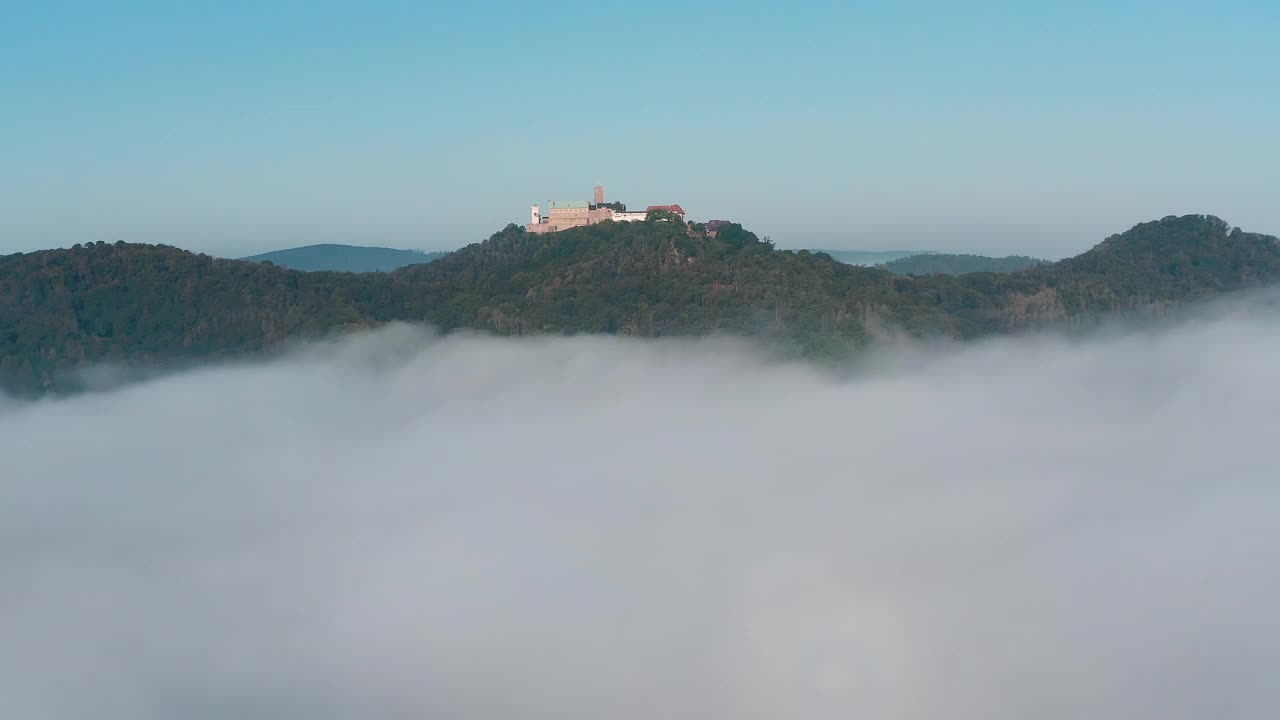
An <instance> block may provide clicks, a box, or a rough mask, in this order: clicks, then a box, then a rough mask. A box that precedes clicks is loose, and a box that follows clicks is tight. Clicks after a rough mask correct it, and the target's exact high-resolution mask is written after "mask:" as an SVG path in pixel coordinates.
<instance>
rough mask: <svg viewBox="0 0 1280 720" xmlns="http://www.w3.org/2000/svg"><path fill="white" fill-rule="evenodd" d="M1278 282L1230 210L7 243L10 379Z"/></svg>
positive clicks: (1131, 299)
mask: <svg viewBox="0 0 1280 720" xmlns="http://www.w3.org/2000/svg"><path fill="white" fill-rule="evenodd" d="M1277 278H1280V245H1278V244H1277V242H1276V240H1275V238H1271V237H1268V236H1263V235H1256V234H1251V233H1244V232H1242V231H1240V230H1238V229H1232V228H1230V227H1229V226H1228V225H1227V224H1226V223H1224V222H1222V221H1221V220H1218V219H1217V218H1212V217H1205V216H1187V217H1182V218H1165V219H1164V220H1161V221H1157V222H1152V223H1145V224H1143V225H1139V226H1137V227H1135V228H1134V229H1132V230H1130V231H1129V232H1127V233H1124V234H1123V235H1118V236H1115V237H1112V238H1109V239H1107V240H1106V241H1105V242H1103V243H1102V244H1100V245H1099V246H1097V247H1096V248H1094V249H1093V250H1091V251H1089V252H1087V253H1085V254H1083V255H1081V256H1078V257H1076V258H1072V259H1070V260H1064V261H1061V262H1058V263H1049V264H1045V265H1040V266H1037V267H1034V268H1031V269H1029V270H1026V271H1024V272H1018V273H1004V274H1002V273H976V274H969V275H960V276H949V275H924V276H903V275H896V274H894V273H892V272H890V271H888V270H885V269H881V268H872V267H856V266H851V265H845V264H842V263H839V262H836V261H834V260H832V259H831V258H830V257H829V256H828V255H826V254H823V253H811V252H808V251H800V252H788V251H779V250H775V249H774V248H773V247H772V245H771V244H769V243H768V242H765V241H761V240H760V239H759V238H757V237H756V236H755V235H754V234H753V233H751V232H750V231H748V230H746V229H744V228H742V227H741V226H740V225H724V226H721V227H720V228H719V231H718V234H717V236H716V237H715V238H709V237H706V235H705V233H700V232H698V231H697V229H696V228H692V229H691V228H686V227H685V226H684V225H683V224H682V223H679V222H672V221H666V222H643V223H601V224H598V225H591V226H587V227H582V228H575V229H572V230H566V231H562V232H558V233H551V234H546V235H532V234H529V233H526V232H524V231H523V229H521V228H519V227H517V226H514V225H512V226H508V227H507V228H506V229H505V230H503V231H501V232H499V233H497V234H495V235H494V236H493V237H491V238H490V239H489V240H487V241H485V242H483V243H477V244H474V245H470V246H468V247H466V248H463V249H462V250H459V251H457V252H455V253H452V254H450V255H447V256H445V257H444V258H441V259H439V260H436V261H434V262H431V263H429V264H423V265H412V266H408V267H404V268H401V269H398V270H396V271H394V272H390V273H366V274H352V273H334V272H300V271H296V270H287V269H284V268H281V267H277V266H273V265H268V264H254V263H247V262H241V261H235V260H222V259H216V258H211V257H209V256H206V255H199V254H193V253H189V252H185V251H183V250H179V249H178V248H174V247H168V246H163V245H133V244H124V243H117V244H114V245H107V244H103V243H95V244H90V245H85V246H77V247H75V248H72V249H69V250H50V251H42V252H37V253H28V254H18V255H11V256H8V257H4V258H0V388H3V389H5V390H7V391H8V392H12V393H21V394H32V393H40V392H48V391H67V390H74V389H76V387H77V384H76V383H77V374H76V373H75V372H74V371H75V370H76V369H77V368H81V367H84V366H85V365H87V364H90V363H95V362H102V361H111V362H118V363H127V364H130V365H139V364H141V365H145V366H154V367H163V366H166V365H170V364H173V363H177V362H186V361H190V360H193V359H202V358H207V357H222V356H231V355H239V354H243V353H250V352H257V351H262V350H267V349H270V348H273V347H276V346H278V345H279V344H280V343H282V342H284V341H285V340H287V339H291V338H305V337H315V336H321V335H324V334H326V333H331V332H334V331H341V330H346V329H350V328H361V327H371V326H375V325H378V324H381V323H385V322H388V321H393V320H404V321H410V322H420V323H429V324H432V325H434V326H437V327H439V328H441V329H443V330H446V331H447V330H451V329H456V328H476V329H481V330H485V331H489V332H495V333H500V334H515V335H520V334H544V333H556V334H572V333H584V332H585V333H614V334H627V335H637V336H668V335H690V334H694V335H698V334H708V333H716V332H720V333H733V334H745V335H751V336H756V337H761V338H765V339H767V340H769V341H771V342H773V343H775V344H777V345H779V346H780V347H783V348H787V349H789V350H790V351H792V352H795V353H797V354H803V355H808V356H827V357H830V356H840V355H843V354H846V353H849V352H852V351H853V350H855V349H856V348H858V347H860V346H863V345H865V344H867V343H869V342H872V341H874V340H875V339H876V338H878V337H884V336H890V335H893V334H896V333H907V334H911V335H917V336H923V335H930V334H942V335H948V336H952V337H957V338H972V337H978V336H982V335H985V334H990V333H997V332H1009V331H1015V330H1019V329H1022V328H1027V327H1035V326H1041V325H1044V324H1048V323H1055V322H1064V321H1066V322H1075V321H1078V320H1079V319H1080V318H1081V317H1082V316H1088V315H1092V314H1097V313H1102V312H1112V311H1116V310H1125V309H1130V308H1138V307H1144V306H1148V305H1151V304H1160V303H1173V302H1180V301H1183V300H1186V299H1191V298H1199V297H1204V296H1208V295H1212V294H1215V293H1220V292H1224V291H1229V290H1232V289H1235V288H1240V287H1247V286H1250V285H1254V284H1259V283H1263V282H1270V281H1273V280H1276V279H1277Z"/></svg>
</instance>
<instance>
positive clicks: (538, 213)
mask: <svg viewBox="0 0 1280 720" xmlns="http://www.w3.org/2000/svg"><path fill="white" fill-rule="evenodd" d="M529 221H530V223H531V224H533V225H537V224H538V223H540V222H542V206H541V205H534V206H533V207H532V208H530V209H529Z"/></svg>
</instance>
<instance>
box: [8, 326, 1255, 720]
mask: <svg viewBox="0 0 1280 720" xmlns="http://www.w3.org/2000/svg"><path fill="white" fill-rule="evenodd" d="M1278 318H1280V315H1277V314H1276V313H1274V312H1262V313H1253V314H1249V315H1232V314H1229V313H1219V314H1218V315H1217V316H1216V317H1214V318H1212V319H1203V320H1200V321H1197V322H1194V323H1189V324H1186V325H1184V326H1180V327H1178V328H1174V329H1167V330H1164V331H1161V332H1157V333H1145V334H1129V335H1117V336H1112V337H1107V338H1095V339H1093V340H1088V341H1083V342H1074V341H1072V342H1069V341H1066V340H1061V339H1054V338H1043V337H1042V338H1026V339H1019V340H1002V341H994V342H987V343H982V344H977V345H973V346H968V347H964V348H953V349H949V350H946V351H944V352H941V353H940V354H938V355H932V356H924V357H922V356H920V355H912V356H911V361H910V362H896V360H897V359H899V358H901V357H905V356H885V357H881V358H880V362H877V363H873V364H872V365H873V367H874V369H868V370H867V371H866V372H863V373H861V374H859V375H857V376H856V377H854V378H852V379H840V380H836V379H832V378H830V377H827V376H824V375H822V374H819V373H817V372H816V371H814V370H812V369H810V368H808V367H806V366H803V365H779V364H776V363H774V362H771V361H769V360H766V359H764V358H761V357H759V356H756V355H754V354H752V353H751V352H750V351H748V350H747V349H745V348H744V347H742V346H738V345H735V344H733V343H726V342H721V341H701V342H671V343H659V342H637V341H630V342H629V341H624V340H619V339H606V338H578V339H548V340H519V341H517V340H499V339H486V338H475V337H455V338H450V339H445V340H440V339H433V338H429V337H426V336H424V335H422V334H420V333H417V332H415V331H412V330H409V329H407V328H403V327H395V328H389V329H387V330H384V331H382V332H379V333H374V334H368V335H362V336H358V337H354V338H350V339H348V340H345V341H343V342H340V343H337V344H332V345H326V346H318V347H312V348H308V349H305V350H303V351H300V352H297V353H294V354H292V355H290V356H289V357H286V358H282V359H278V360H275V361H272V362H269V363H265V364H256V365H243V366H234V367H222V368H214V369H207V370H202V371H195V372H189V373H185V374H182V375H179V376H174V377H170V378H166V379H162V380H158V381H154V382H150V383H147V384H143V385H136V386H132V387H129V388H125V389H122V390H119V391H116V392H111V393H100V394H93V395H85V396H80V397H77V398H74V399H70V400H64V401H58V402H47V403H42V404H38V405H16V404H13V403H10V404H8V405H3V403H0V457H3V458H4V465H3V467H4V471H3V476H2V479H0V568H3V573H0V716H3V717H7V718H24V719H27V720H44V719H46V718H50V719H51V718H59V719H60V720H79V719H81V718H85V719H87V718H94V719H103V718H173V717H183V718H197V719H200V718H315V717H360V718H444V719H459V720H490V719H493V718H533V719H537V720H543V719H551V718H555V719H556V720H579V719H581V720H588V719H590V720H596V719H599V718H612V719H617V720H632V719H634V720H642V719H643V720H651V719H652V718H655V717H666V718H675V719H677V720H683V719H687V720H694V719H697V720H708V719H724V720H729V719H730V718H734V719H737V718H748V719H750V718H760V719H762V720H763V719H765V718H770V719H772V718H780V717H788V718H797V719H800V720H808V719H811V718H813V719H817V718H823V719H825V718H837V717H839V718H887V719H895V720H896V719H917V718H918V719H921V720H923V719H925V718H930V719H932V718H941V717H946V718H958V719H961V720H964V719H973V720H979V719H990V718H996V719H1008V720H1021V719H1023V718H1029V717H1035V718H1041V719H1050V720H1052V719H1057V718H1126V719H1135V718H1137V719H1142V718H1151V719H1152V720H1155V719H1160V720H1169V719H1171V718H1173V719H1178V718H1188V719H1190V718H1205V717H1217V718H1246V717H1248V718H1253V717H1257V718H1261V717H1276V716H1280V685H1277V683H1276V682H1275V679H1274V676H1275V672H1276V668H1280V623H1278V622H1277V621H1276V619H1275V608H1276V607H1278V606H1280V572H1278V571H1280V567H1278V565H1280V564H1278V563H1277V558H1280V528H1278V527H1277V525H1276V523H1275V516H1276V511H1277V508H1280V490H1277V483H1276V481H1275V477H1276V475H1277V472H1276V470H1275V464H1276V463H1275V450H1274V448H1275V442H1276V438H1277V437H1280V435H1278V433H1280V409H1278V408H1280V382H1277V380H1276V372H1275V359H1276V358H1280V322H1278Z"/></svg>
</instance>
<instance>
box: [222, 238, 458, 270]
mask: <svg viewBox="0 0 1280 720" xmlns="http://www.w3.org/2000/svg"><path fill="white" fill-rule="evenodd" d="M447 254H448V253H443V252H430V253H427V252H422V251H421V250H398V249H396V248H384V247H366V246H363V245H335V244H320V245H305V246H303V247H296V248H289V249H288V250H275V251H272V252H267V253H262V254H260V255H251V256H249V257H244V258H240V259H241V260H244V261H246V262H270V263H272V264H275V265H279V266H280V267H286V268H289V269H291V270H304V271H308V272H311V271H320V270H329V271H334V272H358V273H359V272H391V271H392V270H396V269H398V268H402V267H405V266H406V265H419V264H421V263H428V262H431V261H432V260H438V259H440V258H442V257H444V256H445V255H447Z"/></svg>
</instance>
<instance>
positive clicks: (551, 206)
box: [524, 185, 684, 233]
mask: <svg viewBox="0 0 1280 720" xmlns="http://www.w3.org/2000/svg"><path fill="white" fill-rule="evenodd" d="M654 210H665V211H667V212H670V213H673V214H674V215H676V216H677V217H679V218H680V219H681V220H684V208H682V207H680V206H679V205H650V206H649V207H647V208H645V209H644V211H643V212H641V211H636V210H627V206H626V205H625V204H623V203H619V202H611V203H607V202H605V201H604V187H603V186H601V185H597V186H596V190H595V196H594V199H593V202H587V201H586V200H572V201H569V202H563V201H561V202H550V203H548V204H547V214H546V215H543V214H542V206H541V205H534V206H533V207H531V208H530V211H529V224H528V225H525V226H524V229H525V230H526V231H528V232H531V233H549V232H557V231H560V230H567V229H569V228H574V227H582V226H583V225H594V224H596V223H600V222H605V221H606V220H611V221H613V222H639V221H641V220H644V219H645V218H646V217H648V216H649V213H650V212H653V211H654Z"/></svg>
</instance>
